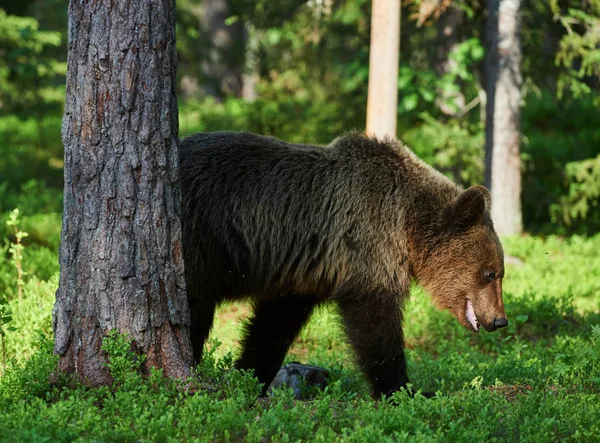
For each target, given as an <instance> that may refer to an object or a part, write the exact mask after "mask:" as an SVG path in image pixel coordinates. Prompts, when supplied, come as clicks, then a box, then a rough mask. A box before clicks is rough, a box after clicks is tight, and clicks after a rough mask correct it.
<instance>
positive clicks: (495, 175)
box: [485, 0, 523, 235]
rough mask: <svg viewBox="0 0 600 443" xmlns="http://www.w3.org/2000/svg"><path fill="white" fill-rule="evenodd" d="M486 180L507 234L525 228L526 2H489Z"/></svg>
mask: <svg viewBox="0 0 600 443" xmlns="http://www.w3.org/2000/svg"><path fill="white" fill-rule="evenodd" d="M487 5H488V19H487V25H486V28H487V45H486V46H487V53H486V66H485V77H486V94H487V104H486V121H485V184H486V186H488V188H489V189H490V192H491V194H492V219H493V220H494V225H495V227H496V230H497V231H498V233H499V234H501V235H510V234H517V233H519V232H521V231H522V229H523V220H522V215H521V151H520V137H521V84H522V75H521V40H520V32H521V30H520V27H521V1H520V0H488V2H487Z"/></svg>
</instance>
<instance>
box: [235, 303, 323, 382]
mask: <svg viewBox="0 0 600 443" xmlns="http://www.w3.org/2000/svg"><path fill="white" fill-rule="evenodd" d="M315 306H316V301H315V299H314V298H312V297H310V296H307V295H302V296H287V297H286V296H280V297H276V298H275V297H274V298H269V299H266V300H260V301H258V302H256V303H255V305H254V315H253V316H252V318H251V319H250V320H249V321H248V322H247V324H246V326H245V334H244V338H243V340H242V355H241V357H240V359H239V360H238V361H237V363H236V367H237V368H238V369H254V375H255V376H256V378H258V381H259V382H260V383H263V384H264V387H263V393H264V392H266V389H267V387H268V386H269V383H271V381H272V380H273V378H275V375H276V374H277V371H279V369H280V367H281V364H282V363H283V360H284V358H285V354H286V353H287V351H288V348H289V347H290V345H291V344H292V342H293V341H294V338H296V336H297V335H298V334H299V333H300V330H301V329H302V327H303V326H304V324H305V323H306V322H307V320H308V319H309V317H310V315H311V314H312V312H313V310H314V307H315Z"/></svg>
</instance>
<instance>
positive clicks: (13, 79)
mask: <svg viewBox="0 0 600 443" xmlns="http://www.w3.org/2000/svg"><path fill="white" fill-rule="evenodd" d="M60 43H61V36H60V33H58V32H48V31H40V30H39V29H38V23H37V21H36V20H35V19H34V18H32V17H17V16H12V15H7V14H6V12H5V11H4V10H2V9H0V109H3V110H4V111H5V112H15V113H20V114H23V113H28V112H29V111H30V109H31V108H35V109H36V110H38V111H42V107H43V106H46V107H50V108H52V107H54V108H55V109H57V108H59V107H60V104H61V102H62V100H63V97H62V89H61V88H56V87H55V86H54V84H55V83H54V82H55V81H56V77H57V76H60V75H64V74H65V73H66V63H61V62H58V61H57V60H55V59H53V58H52V57H49V56H48V54H47V50H48V49H49V48H53V47H57V46H59V45H60Z"/></svg>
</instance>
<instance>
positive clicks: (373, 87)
mask: <svg viewBox="0 0 600 443" xmlns="http://www.w3.org/2000/svg"><path fill="white" fill-rule="evenodd" d="M399 57H400V0H373V8H372V10H371V49H370V53H369V93H368V96H367V127H366V130H367V132H368V133H372V134H375V135H377V136H379V137H382V136H384V135H388V136H390V137H394V138H395V137H396V119H397V113H398V60H399Z"/></svg>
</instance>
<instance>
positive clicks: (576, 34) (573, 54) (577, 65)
mask: <svg viewBox="0 0 600 443" xmlns="http://www.w3.org/2000/svg"><path fill="white" fill-rule="evenodd" d="M575 3H579V4H580V5H579V7H569V8H568V9H567V11H566V12H563V11H562V10H561V8H560V6H559V2H558V0H552V1H551V2H550V5H551V8H552V11H553V12H554V14H555V19H556V20H558V21H560V23H561V24H562V25H563V26H564V27H565V29H566V30H567V33H566V34H565V35H564V36H563V37H562V39H561V40H560V44H559V49H558V51H557V52H556V64H557V65H558V66H561V67H563V68H565V72H563V73H561V75H560V77H559V79H558V93H559V96H560V95H562V94H563V91H564V90H565V89H568V90H569V91H570V92H571V93H572V94H573V97H575V98H578V97H581V96H582V95H585V94H589V93H590V92H591V87H590V81H589V80H590V79H591V78H594V79H595V81H596V82H597V81H598V80H600V1H598V0H590V1H581V2H575Z"/></svg>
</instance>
